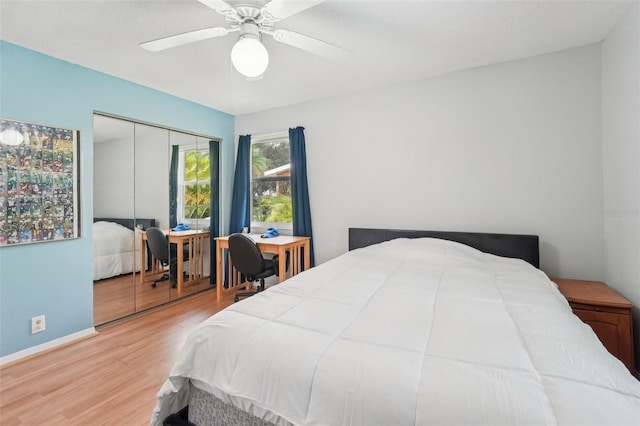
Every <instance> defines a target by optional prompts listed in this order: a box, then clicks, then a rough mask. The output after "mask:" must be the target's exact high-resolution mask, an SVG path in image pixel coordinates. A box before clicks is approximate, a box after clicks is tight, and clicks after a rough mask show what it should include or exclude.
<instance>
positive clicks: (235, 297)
mask: <svg viewBox="0 0 640 426" xmlns="http://www.w3.org/2000/svg"><path fill="white" fill-rule="evenodd" d="M238 300H240V298H239V297H238V295H237V294H236V295H235V296H233V301H234V302H237V301H238Z"/></svg>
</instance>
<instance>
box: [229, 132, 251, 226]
mask: <svg viewBox="0 0 640 426" xmlns="http://www.w3.org/2000/svg"><path fill="white" fill-rule="evenodd" d="M250 156H251V135H243V136H240V139H239V140H238V157H237V158H236V170H235V176H234V178H233V192H232V194H231V221H230V225H229V233H231V234H233V233H234V232H242V228H244V227H247V228H248V227H249V225H250V222H251V220H250V219H251V218H250V215H251V204H250V203H251V198H250V196H251V182H249V180H250V178H251V176H250V174H249V170H250V169H249V167H251V164H250V163H251V157H250Z"/></svg>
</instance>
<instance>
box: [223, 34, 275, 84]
mask: <svg viewBox="0 0 640 426" xmlns="http://www.w3.org/2000/svg"><path fill="white" fill-rule="evenodd" d="M231 63H233V67H234V68H235V69H236V70H237V71H238V72H239V73H240V74H242V75H244V76H245V77H249V78H255V77H259V76H261V75H262V74H263V73H264V72H265V71H266V69H267V67H268V66H269V52H267V48H266V47H264V45H263V44H262V43H261V42H260V40H259V39H258V38H257V37H253V36H251V35H248V36H247V35H245V36H241V37H240V39H239V40H238V41H237V42H236V44H234V45H233V49H231Z"/></svg>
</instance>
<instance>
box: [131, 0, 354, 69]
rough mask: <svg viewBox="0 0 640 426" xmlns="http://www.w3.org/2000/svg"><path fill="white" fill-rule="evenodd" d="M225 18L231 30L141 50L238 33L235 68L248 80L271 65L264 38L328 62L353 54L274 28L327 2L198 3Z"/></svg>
mask: <svg viewBox="0 0 640 426" xmlns="http://www.w3.org/2000/svg"><path fill="white" fill-rule="evenodd" d="M198 1H199V2H200V3H202V4H204V5H206V6H208V7H210V8H211V9H213V10H215V11H216V12H218V13H219V14H221V15H223V16H224V17H225V20H226V21H227V22H228V23H229V24H230V28H224V27H211V28H204V29H201V30H195V31H189V32H186V33H182V34H176V35H173V36H169V37H163V38H159V39H157V40H152V41H147V42H144V43H141V44H140V46H141V47H142V48H144V49H147V50H150V51H152V52H157V51H160V50H165V49H170V48H172V47H177V46H182V45H185V44H188V43H194V42H196V41H200V40H207V39H210V38H214V37H222V36H226V35H227V34H229V33H232V32H239V33H240V35H239V37H238V41H237V42H236V43H235V45H234V46H233V49H231V62H232V63H233V66H234V68H235V69H236V70H237V71H238V72H239V73H240V74H242V75H244V76H245V77H247V78H249V79H255V78H260V77H261V76H262V74H263V73H264V71H265V70H266V69H267V66H268V65H269V53H268V52H267V49H266V48H265V47H264V45H263V44H262V35H263V34H267V35H269V36H272V37H273V38H274V39H275V40H276V41H279V42H281V43H284V44H288V45H290V46H294V47H297V48H299V49H303V50H306V51H308V52H311V53H314V54H316V55H319V56H323V57H325V58H329V59H333V60H343V59H346V58H348V57H349V56H350V55H351V52H350V51H348V50H346V49H343V48H341V47H338V46H334V45H332V44H329V43H326V42H324V41H321V40H318V39H315V38H313V37H309V36H306V35H303V34H300V33H296V32H293V31H289V30H285V29H275V30H274V29H273V25H274V24H275V23H276V22H278V21H280V20H282V19H285V18H287V17H289V16H291V15H294V14H296V13H298V12H302V11H303V10H306V9H308V8H310V7H313V6H315V5H317V4H319V3H322V2H324V1H325V0H288V1H287V0H271V1H268V0H267V1H266V2H265V0H238V1H235V2H232V1H229V0H228V1H229V2H230V3H233V5H230V4H229V3H227V2H225V1H223V0H198Z"/></svg>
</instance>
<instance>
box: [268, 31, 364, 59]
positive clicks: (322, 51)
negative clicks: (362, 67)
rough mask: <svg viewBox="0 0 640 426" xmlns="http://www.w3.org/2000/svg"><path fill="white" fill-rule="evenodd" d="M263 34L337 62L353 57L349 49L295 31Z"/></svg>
mask: <svg viewBox="0 0 640 426" xmlns="http://www.w3.org/2000/svg"><path fill="white" fill-rule="evenodd" d="M263 32H265V33H267V34H271V35H272V36H273V38H274V39H276V41H279V42H281V43H285V44H288V45H291V46H294V47H297V48H299V49H302V50H306V51H307V52H311V53H314V54H316V55H319V56H323V57H325V58H329V59H333V60H335V61H344V60H346V59H348V58H349V57H351V55H352V52H351V51H349V50H347V49H343V48H342V47H338V46H334V45H332V44H329V43H326V42H324V41H321V40H318V39H315V38H313V37H309V36H306V35H303V34H299V33H296V32H293V31H289V30H275V31H273V32H266V31H263Z"/></svg>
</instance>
